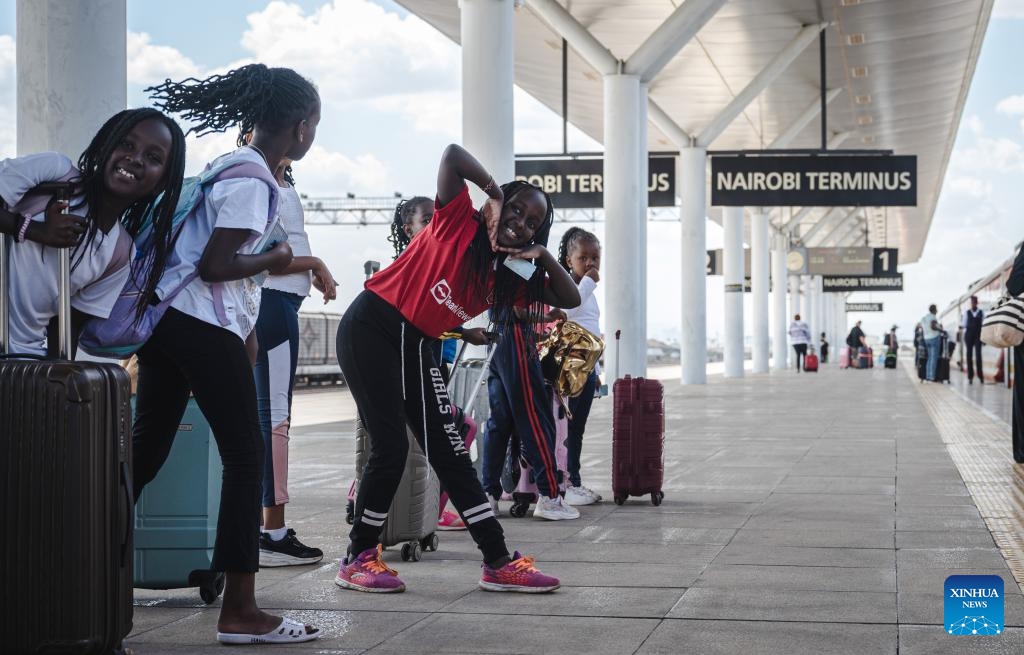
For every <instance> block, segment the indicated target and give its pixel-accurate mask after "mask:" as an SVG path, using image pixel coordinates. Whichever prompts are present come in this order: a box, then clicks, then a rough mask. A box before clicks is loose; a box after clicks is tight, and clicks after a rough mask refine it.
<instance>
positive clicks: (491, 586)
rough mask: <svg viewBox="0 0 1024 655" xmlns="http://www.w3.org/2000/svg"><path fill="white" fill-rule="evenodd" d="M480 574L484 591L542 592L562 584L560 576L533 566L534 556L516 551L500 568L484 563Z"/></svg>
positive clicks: (552, 589) (481, 586)
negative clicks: (543, 571) (546, 573)
mask: <svg viewBox="0 0 1024 655" xmlns="http://www.w3.org/2000/svg"><path fill="white" fill-rule="evenodd" d="M482 568H483V573H482V574H481V575H480V588H481V589H483V590H484V591H518V592H521V593H527V594H542V593H545V592H548V591H554V590H555V589H558V587H560V586H561V584H560V583H559V582H558V578H553V577H551V576H550V575H544V574H543V573H541V572H540V571H538V570H537V569H536V568H535V567H534V566H533V557H531V556H529V555H527V556H525V557H524V556H523V555H520V554H519V551H516V552H515V554H513V555H512V561H511V562H509V563H508V564H506V565H505V566H503V567H501V568H500V569H492V568H491V567H489V566H487V565H486V564H484V565H483V566H482Z"/></svg>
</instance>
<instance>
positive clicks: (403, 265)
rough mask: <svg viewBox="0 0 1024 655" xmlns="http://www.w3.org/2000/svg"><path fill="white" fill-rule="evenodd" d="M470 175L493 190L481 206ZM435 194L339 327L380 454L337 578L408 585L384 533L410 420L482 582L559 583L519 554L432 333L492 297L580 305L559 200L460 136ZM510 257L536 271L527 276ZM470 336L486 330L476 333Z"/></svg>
mask: <svg viewBox="0 0 1024 655" xmlns="http://www.w3.org/2000/svg"><path fill="white" fill-rule="evenodd" d="M467 180H468V181H470V182H472V183H473V184H475V185H476V186H477V187H479V188H480V189H482V190H483V191H484V192H485V193H486V194H487V196H488V199H487V200H486V201H485V203H484V206H483V208H482V209H481V210H479V211H478V210H477V209H475V208H474V207H473V204H472V201H471V200H470V197H469V188H468V187H467V186H466V181H467ZM435 204H436V210H435V211H434V215H433V217H432V218H431V220H430V223H429V225H428V226H427V227H426V228H425V229H424V230H423V231H422V232H421V233H420V234H419V235H418V236H417V237H416V238H415V239H413V240H412V242H411V243H410V244H409V247H408V249H407V251H406V252H405V253H404V254H403V255H401V256H399V257H398V258H397V259H396V260H395V262H394V263H393V264H391V265H390V266H388V267H387V268H386V269H384V270H383V271H381V272H380V273H378V274H377V275H375V276H374V277H372V278H370V279H369V280H368V281H367V282H366V288H365V290H364V291H363V292H362V293H361V294H359V296H357V297H356V299H355V300H354V301H353V302H352V304H351V305H349V307H348V310H347V311H346V312H345V314H344V316H343V317H342V319H341V324H340V326H339V328H338V343H337V352H338V362H339V363H340V364H341V369H342V372H343V373H344V374H345V380H346V381H347V382H348V385H349V388H350V389H351V391H352V397H353V398H354V399H355V401H356V405H357V407H358V408H359V414H360V416H362V418H363V421H364V423H365V424H366V428H367V432H368V435H369V447H370V456H369V459H368V461H367V463H366V467H365V468H364V470H363V477H362V479H361V481H360V487H359V493H358V494H357V496H356V507H355V517H354V522H353V525H352V530H351V532H350V534H349V539H350V544H349V547H348V556H347V557H346V558H345V559H344V560H342V562H341V566H340V567H339V571H338V575H337V577H336V578H335V583H336V584H337V585H338V586H340V587H343V588H347V589H354V590H357V591H368V592H378V593H380V592H398V591H403V590H404V589H405V584H404V583H403V582H402V581H401V579H399V577H398V574H397V572H396V571H394V570H393V569H391V568H389V567H388V566H387V565H386V564H385V563H384V562H383V560H382V559H381V549H380V547H379V540H380V531H381V527H382V526H383V525H384V521H385V520H386V519H387V512H388V508H389V507H390V506H391V502H392V500H393V498H394V495H395V491H396V489H397V487H398V483H399V480H400V478H401V476H402V471H403V468H404V466H405V458H406V456H407V454H408V450H409V449H408V445H407V437H406V425H407V424H408V426H409V427H411V428H412V431H413V434H414V435H415V437H416V439H417V441H418V442H419V444H420V446H422V447H423V450H424V452H425V453H426V455H427V459H428V460H429V461H430V464H431V466H432V467H433V470H434V471H436V473H437V476H438V478H439V480H440V482H441V485H442V486H443V487H444V488H445V489H446V490H447V491H448V494H449V496H450V498H451V501H452V504H453V505H454V506H455V508H456V509H457V510H458V512H459V514H460V515H461V516H462V519H463V521H464V522H465V523H466V525H467V526H468V528H469V533H470V535H471V536H472V537H473V540H474V541H475V542H476V544H477V547H478V548H479V549H480V551H481V554H482V556H483V567H482V576H481V579H480V582H479V585H480V587H481V588H483V589H485V590H488V591H521V592H545V591H551V590H554V589H557V588H558V586H559V582H558V580H557V579H556V578H553V577H550V576H547V575H544V574H543V573H541V572H540V571H538V570H537V569H536V568H535V567H534V566H533V558H532V557H524V556H521V555H520V554H519V553H513V554H511V555H510V554H509V551H508V548H507V546H506V544H505V538H504V533H503V532H502V529H501V525H500V524H499V523H498V520H497V518H496V517H495V515H494V511H493V509H492V508H491V505H490V503H489V502H488V500H487V497H486V496H485V495H484V491H483V489H482V487H481V486H480V481H479V479H478V478H477V476H476V471H475V470H474V468H473V463H472V462H471V460H470V456H469V452H468V451H467V450H466V448H465V446H464V444H463V442H462V439H461V437H460V435H459V433H458V429H457V426H456V424H455V422H454V419H453V416H452V409H451V404H452V403H451V399H450V398H449V397H448V395H447V392H446V390H445V384H444V380H443V378H442V377H441V372H440V370H439V369H438V366H437V364H436V363H435V360H434V356H433V353H432V351H431V344H432V342H433V341H434V340H435V339H437V338H438V337H439V336H441V334H442V333H444V332H445V331H447V330H450V329H452V328H454V327H456V326H458V325H460V324H461V323H463V322H465V321H468V320H469V319H471V318H473V317H475V316H476V315H478V314H480V313H482V312H483V311H485V310H486V309H487V308H488V307H499V308H506V309H507V308H511V307H514V306H522V307H529V308H531V309H530V311H531V312H533V313H536V312H537V311H539V306H540V303H541V302H547V303H549V304H553V305H558V306H564V307H572V306H575V305H577V304H579V294H578V293H577V292H576V286H575V285H574V284H573V283H572V279H571V278H570V277H569V275H568V274H567V273H566V272H565V271H564V270H563V269H562V268H561V267H560V266H559V265H558V262H557V261H555V258H554V257H553V256H552V255H551V253H549V252H548V251H547V249H546V248H545V247H544V245H543V244H544V243H546V241H547V236H548V233H549V232H550V229H551V222H552V217H553V211H552V207H551V202H550V200H549V199H548V198H547V196H546V195H545V194H544V193H543V192H542V191H541V190H540V189H538V188H536V187H534V186H532V185H530V184H526V183H523V182H514V183H511V184H507V185H504V186H501V187H499V186H498V185H497V184H495V182H494V180H493V179H492V178H491V176H490V175H489V174H488V173H487V171H486V170H485V169H484V167H483V166H482V165H481V164H480V163H479V162H478V161H477V160H476V159H474V158H473V156H472V155H470V154H469V153H468V152H466V151H465V150H463V149H462V148H460V147H459V146H457V145H451V146H448V148H447V149H446V150H445V152H444V155H443V156H442V158H441V164H440V167H439V170H438V176H437V199H436V201H435ZM506 261H510V262H515V263H514V264H512V266H517V267H520V268H521V269H522V268H525V269H529V272H527V271H523V272H522V275H523V276H524V277H520V274H519V273H516V272H514V271H513V270H512V268H510V267H509V266H506V265H505V263H506ZM531 261H532V262H533V263H532V264H531V263H529V262H531ZM524 278H529V279H528V280H527V279H524ZM498 327H499V329H501V328H503V327H504V326H503V325H499V326H498ZM477 337H481V338H477ZM465 338H466V339H467V340H468V341H469V342H470V343H475V344H477V345H484V344H485V343H486V341H487V337H484V336H483V335H480V334H477V333H472V334H471V335H466V337H465Z"/></svg>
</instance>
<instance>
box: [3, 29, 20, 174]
mask: <svg viewBox="0 0 1024 655" xmlns="http://www.w3.org/2000/svg"><path fill="white" fill-rule="evenodd" d="M16 91H17V82H16V81H15V69H14V38H13V37H11V36H10V35H7V34H0V158H3V157H13V156H14V153H15V149H14V148H15V136H16V118H15V117H16V111H17V110H16V107H15V93H16Z"/></svg>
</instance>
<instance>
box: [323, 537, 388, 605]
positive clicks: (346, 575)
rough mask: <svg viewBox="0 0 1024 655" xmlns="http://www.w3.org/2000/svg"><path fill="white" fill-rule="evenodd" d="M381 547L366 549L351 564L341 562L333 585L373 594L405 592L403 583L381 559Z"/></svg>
mask: <svg viewBox="0 0 1024 655" xmlns="http://www.w3.org/2000/svg"><path fill="white" fill-rule="evenodd" d="M383 550H384V549H383V547H381V545H380V544H377V547H376V548H367V549H366V550H364V551H363V552H361V553H359V556H358V557H356V558H355V559H353V560H352V561H351V562H349V561H348V558H345V559H343V560H341V565H340V566H339V567H338V575H337V576H336V577H335V578H334V584H336V585H338V586H339V587H344V588H346V589H355V590H356V591H368V592H370V593H375V594H393V593H396V592H399V591H405V583H404V582H402V581H401V580H400V579H399V578H398V572H397V571H395V570H394V569H392V568H390V567H389V566H388V565H387V564H385V563H384V560H383V559H382V558H381V553H382V552H383Z"/></svg>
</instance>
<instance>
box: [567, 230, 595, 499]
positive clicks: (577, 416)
mask: <svg viewBox="0 0 1024 655" xmlns="http://www.w3.org/2000/svg"><path fill="white" fill-rule="evenodd" d="M558 263H560V264H561V265H562V267H563V268H565V270H566V271H567V272H568V273H569V275H571V276H572V279H573V282H575V283H576V284H577V285H578V288H579V292H580V300H581V302H580V305H579V307H576V308H574V309H570V310H567V311H566V317H567V318H568V320H570V321H573V322H574V323H578V324H579V325H580V326H582V327H583V328H585V329H586V330H588V331H589V332H590V333H591V334H594V335H600V334H601V308H600V307H599V306H598V304H597V298H595V297H594V290H595V289H596V288H597V283H598V282H600V281H601V275H600V273H599V272H598V271H600V269H601V242H600V241H599V240H598V238H597V237H596V236H594V235H593V234H591V233H590V232H587V231H586V230H584V229H582V228H579V227H571V228H569V229H568V230H566V232H565V234H563V235H562V242H561V243H560V244H559V246H558ZM600 372H601V370H600V366H595V367H594V370H593V371H592V372H591V373H590V375H589V376H588V377H587V384H586V386H584V387H583V391H581V392H580V394H579V395H578V396H573V397H571V398H569V414H570V418H569V436H568V438H567V439H566V449H567V450H568V453H567V454H568V458H567V460H568V461H567V466H566V468H567V469H569V487H568V488H567V489H566V490H565V500H566V502H568V503H569V504H570V505H590V504H591V503H596V502H598V501H600V500H601V495H600V494H599V493H597V492H596V491H593V490H592V489H588V488H587V487H584V486H583V482H582V480H581V479H580V453H581V452H582V450H583V432H584V430H586V427H587V418H588V417H589V416H590V407H591V405H592V404H593V402H594V395H595V394H596V393H597V387H598V385H599V384H600V378H599V377H598V376H599V375H600Z"/></svg>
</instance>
